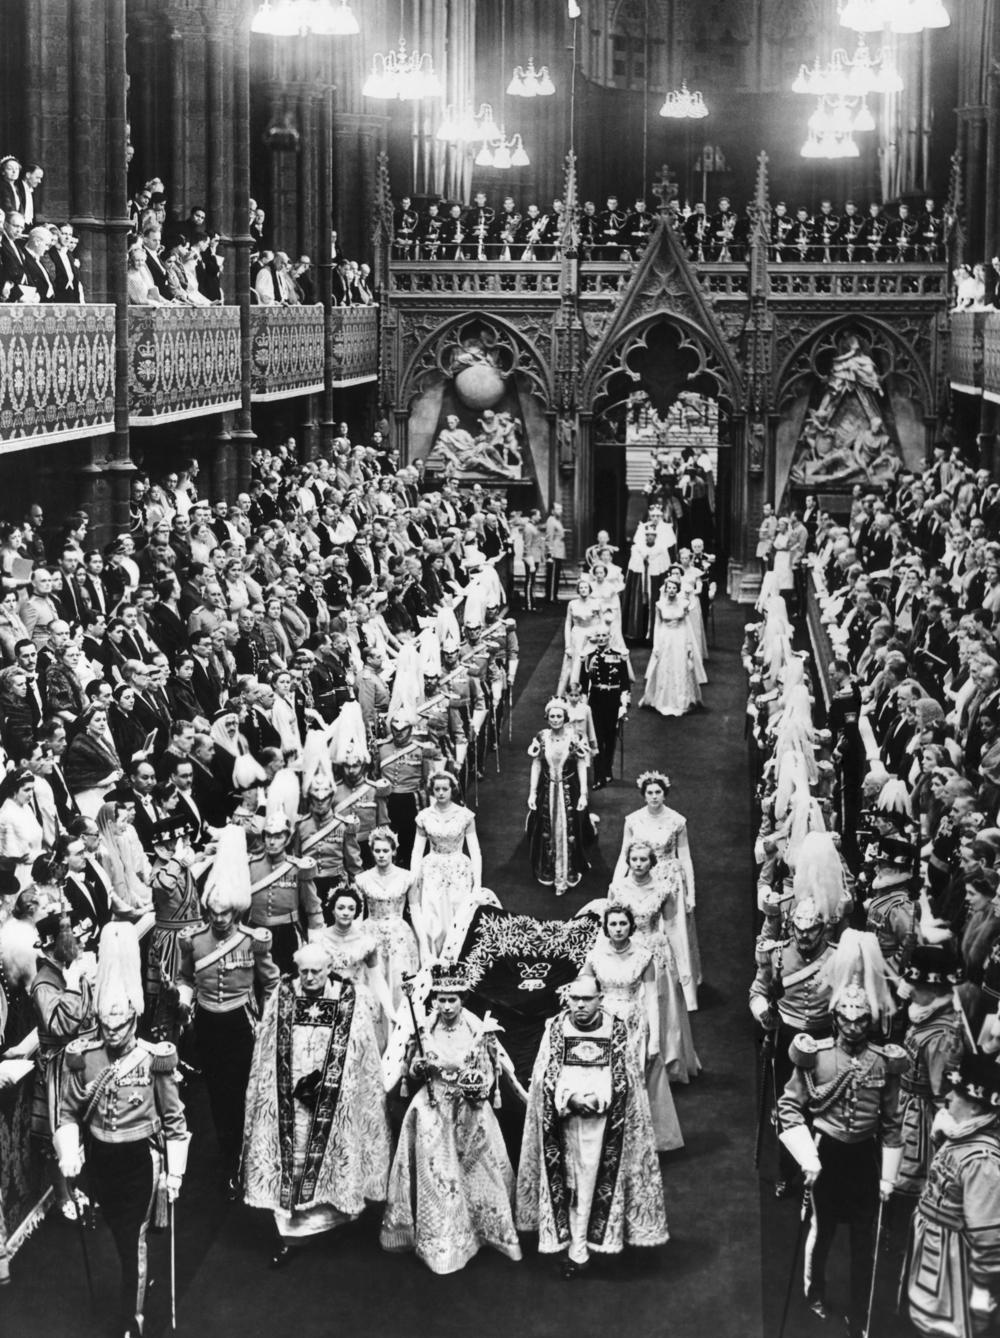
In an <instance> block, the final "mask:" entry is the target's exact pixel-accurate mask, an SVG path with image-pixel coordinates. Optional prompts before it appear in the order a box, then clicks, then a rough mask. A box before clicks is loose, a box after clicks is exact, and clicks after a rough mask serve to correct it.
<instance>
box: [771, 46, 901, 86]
mask: <svg viewBox="0 0 1000 1338" xmlns="http://www.w3.org/2000/svg"><path fill="white" fill-rule="evenodd" d="M902 91H903V81H902V79H901V78H900V77H899V74H898V72H897V70H896V68H895V66H894V65H893V63H892V58H891V56H890V55H889V53H888V52H887V51H884V50H879V51H877V52H875V54H874V55H873V54H872V52H871V51H870V50H869V48H868V44H867V43H866V42H865V39H864V38H863V37H859V38H858V45H857V48H856V50H855V52H854V55H853V56H848V54H847V52H846V51H845V50H844V49H843V48H839V49H838V50H836V51H835V52H834V53H833V55H832V56H831V57H830V59H829V61H828V62H827V63H826V64H825V65H824V64H822V62H821V61H820V59H819V57H818V56H817V57H816V60H815V63H814V64H813V65H812V66H808V65H802V66H800V67H799V72H798V75H797V76H796V78H795V81H794V83H793V84H792V92H793V93H810V94H813V95H814V96H816V97H855V98H863V97H864V96H865V95H866V94H868V93H901V92H902Z"/></svg>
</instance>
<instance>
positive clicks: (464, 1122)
mask: <svg viewBox="0 0 1000 1338" xmlns="http://www.w3.org/2000/svg"><path fill="white" fill-rule="evenodd" d="M468 988H469V985H468V979H467V976H466V972H465V969H464V967H462V966H461V965H458V966H451V965H449V964H448V963H435V965H434V966H433V967H432V971H431V988H430V993H431V999H432V1002H433V1012H432V1014H431V1016H430V1018H429V1019H428V1020H427V1022H426V1025H424V1024H421V1025H420V1027H419V1031H418V1032H417V1035H416V1036H414V1037H413V1038H412V1040H411V1042H410V1045H409V1047H408V1049H407V1055H406V1063H407V1068H406V1075H407V1078H408V1079H410V1080H413V1081H414V1082H419V1083H421V1086H420V1087H419V1089H418V1091H417V1093H416V1095H415V1096H414V1097H413V1100H412V1101H411V1102H410V1106H409V1109H408V1110H407V1112H406V1115H405V1116H404V1118H403V1125H402V1128H401V1129H400V1134H399V1144H398V1146H397V1148H396V1156H395V1158H394V1159H393V1163H392V1170H391V1171H390V1172H389V1192H388V1199H387V1202H386V1207H385V1216H384V1217H383V1219H382V1233H381V1236H380V1240H381V1243H382V1248H383V1249H385V1250H415V1251H416V1254H417V1257H418V1258H419V1259H422V1260H423V1262H424V1263H425V1264H426V1265H427V1267H428V1268H429V1269H431V1271H432V1272H434V1273H456V1272H458V1270H459V1269H461V1268H464V1267H465V1265H466V1264H467V1263H468V1262H469V1260H470V1259H471V1258H472V1257H473V1256H474V1255H475V1254H477V1253H478V1251H479V1250H480V1248H481V1247H482V1246H483V1245H490V1246H492V1247H493V1249H495V1250H499V1251H500V1253H501V1254H505V1255H506V1256H507V1258H508V1259H520V1258H521V1246H520V1244H519V1243H518V1239H517V1232H516V1230H515V1229H514V1214H513V1204H514V1172H513V1170H512V1169H511V1164H510V1159H509V1158H508V1156H507V1149H506V1148H505V1147H504V1141H503V1137H502V1135H501V1133H500V1126H499V1124H498V1123H497V1118H496V1116H495V1115H494V1113H493V1110H492V1105H491V1101H492V1103H495V1104H499V1061H498V1058H497V1048H496V1041H495V1040H494V1038H493V1036H492V1034H491V1032H490V1031H488V1030H487V1028H486V1026H485V1024H484V1023H483V1022H481V1021H480V1020H479V1018H477V1017H476V1016H475V1014H474V1013H471V1012H469V1011H468V1010H467V1009H466V1008H464V1007H463V996H464V994H465V993H466V991H467V990H468ZM400 1090H401V1091H402V1088H401V1089H400Z"/></svg>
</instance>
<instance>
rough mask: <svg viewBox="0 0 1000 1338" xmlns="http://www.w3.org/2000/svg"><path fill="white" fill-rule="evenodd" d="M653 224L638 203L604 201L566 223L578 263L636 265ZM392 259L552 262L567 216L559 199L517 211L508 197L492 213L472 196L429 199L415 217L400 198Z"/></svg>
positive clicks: (481, 194) (479, 195)
mask: <svg viewBox="0 0 1000 1338" xmlns="http://www.w3.org/2000/svg"><path fill="white" fill-rule="evenodd" d="M655 223H656V218H655V215H653V214H651V213H650V212H649V210H648V207H647V204H646V201H645V200H644V199H641V198H639V199H636V200H635V201H634V203H633V205H632V208H631V209H626V208H624V207H623V206H622V205H620V204H619V201H618V197H617V196H616V195H609V196H608V197H607V201H606V203H605V207H604V208H603V209H602V210H598V209H597V206H596V205H595V204H594V202H593V200H587V201H586V202H585V204H584V205H583V208H582V210H581V211H580V213H579V214H578V216H577V218H576V219H575V220H574V221H573V234H574V244H575V245H576V247H577V249H578V251H579V253H580V255H581V256H582V258H583V259H585V260H622V259H625V260H630V259H638V257H639V256H640V255H641V254H642V252H643V250H644V249H645V247H646V244H647V242H648V241H649V238H650V235H651V234H652V231H653V227H654V225H655ZM392 235H393V258H394V259H396V260H431V261H434V260H448V261H455V260H480V261H484V260H521V261H525V260H553V259H558V257H559V255H560V254H561V250H562V247H563V246H564V245H565V244H566V235H567V218H566V209H565V204H564V202H563V201H562V200H560V199H555V200H553V201H552V204H551V206H549V207H548V208H543V207H541V206H540V205H538V204H537V203H534V202H532V203H530V204H528V205H527V206H526V207H525V208H524V209H523V211H522V209H521V208H520V207H519V205H518V204H517V202H516V201H515V199H514V197H513V196H512V195H506V196H504V199H503V202H502V204H501V207H500V208H499V209H495V208H493V207H492V206H491V205H489V204H487V197H486V192H485V191H477V192H476V194H475V196H474V198H473V201H472V203H471V204H470V205H461V204H459V203H452V204H448V203H438V202H437V201H431V202H430V203H429V204H428V205H427V207H426V210H425V211H424V212H423V213H421V212H419V211H418V210H417V209H416V208H415V207H414V204H413V200H412V198H411V197H410V196H408V195H404V196H403V197H402V198H401V199H400V201H399V203H398V205H397V207H396V209H395V211H394V215H393V234H392Z"/></svg>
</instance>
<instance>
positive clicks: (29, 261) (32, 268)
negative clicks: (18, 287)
mask: <svg viewBox="0 0 1000 1338" xmlns="http://www.w3.org/2000/svg"><path fill="white" fill-rule="evenodd" d="M51 247H52V233H51V232H49V230H48V228H32V229H31V232H30V233H29V234H28V236H27V238H26V239H25V241H24V245H23V246H22V248H21V255H22V258H23V261H24V281H23V283H26V284H27V285H28V286H29V287H31V288H33V289H34V290H35V292H36V293H37V294H38V300H39V302H54V301H55V300H56V290H55V285H54V284H53V282H52V275H51V274H50V273H49V270H48V268H47V261H46V256H47V255H48V252H49V250H50V249H51ZM22 287H23V284H22Z"/></svg>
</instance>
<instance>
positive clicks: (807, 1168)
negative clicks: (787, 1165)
mask: <svg viewBox="0 0 1000 1338" xmlns="http://www.w3.org/2000/svg"><path fill="white" fill-rule="evenodd" d="M778 1137H779V1138H780V1139H781V1141H782V1143H784V1145H785V1147H786V1148H787V1149H788V1151H789V1152H790V1153H791V1154H792V1156H793V1157H794V1158H795V1160H796V1161H797V1162H798V1164H799V1165H800V1166H801V1167H802V1170H803V1172H804V1174H805V1177H806V1184H807V1185H812V1184H815V1182H816V1179H817V1177H818V1176H819V1173H820V1171H821V1170H822V1169H823V1168H822V1165H821V1164H820V1160H819V1153H818V1152H817V1151H816V1144H815V1142H814V1141H813V1136H812V1134H811V1133H810V1132H809V1130H808V1129H807V1128H806V1126H805V1125H804V1124H793V1125H791V1126H790V1127H789V1128H788V1129H783V1130H782V1131H781V1133H780V1134H779V1135H778Z"/></svg>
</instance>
